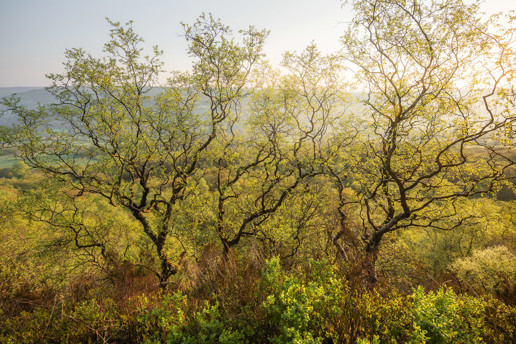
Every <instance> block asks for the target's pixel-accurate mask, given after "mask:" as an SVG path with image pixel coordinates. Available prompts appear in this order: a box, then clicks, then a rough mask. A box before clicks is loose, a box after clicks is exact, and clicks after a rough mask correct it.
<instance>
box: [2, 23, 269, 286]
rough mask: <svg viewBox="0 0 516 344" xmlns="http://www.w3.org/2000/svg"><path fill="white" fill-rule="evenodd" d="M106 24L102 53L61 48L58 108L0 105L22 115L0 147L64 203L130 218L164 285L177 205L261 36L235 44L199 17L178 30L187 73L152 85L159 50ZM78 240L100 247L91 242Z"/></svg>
mask: <svg viewBox="0 0 516 344" xmlns="http://www.w3.org/2000/svg"><path fill="white" fill-rule="evenodd" d="M110 23H111V25H112V29H111V40H110V41H109V42H108V43H107V44H106V45H105V48H104V50H105V52H106V56H105V57H103V58H95V57H93V56H91V55H89V54H87V53H86V52H85V51H83V50H82V49H71V50H67V51H66V59H67V60H66V62H65V63H64V68H65V72H64V73H62V74H52V75H50V76H49V78H50V79H51V80H52V81H53V86H52V87H50V88H49V89H48V90H49V92H50V93H51V94H52V95H53V96H54V97H55V99H56V103H55V104H53V105H50V106H46V107H40V108H38V109H36V110H29V109H26V108H24V107H22V106H20V104H19V100H18V99H16V98H11V99H7V100H4V101H3V103H4V105H6V107H7V108H8V109H9V111H10V112H13V113H15V114H16V115H18V118H19V123H18V124H17V125H15V126H13V127H12V128H9V129H6V130H4V134H5V135H4V140H5V141H4V142H5V143H6V144H7V145H9V146H10V147H11V148H12V149H13V150H14V152H15V153H16V154H17V155H19V157H21V158H22V159H23V160H24V161H25V162H26V163H27V164H28V165H29V166H31V167H33V168H36V169H38V170H40V171H43V172H44V173H45V174H46V175H47V176H48V177H49V178H52V179H54V180H58V181H60V182H61V183H62V184H61V185H63V184H64V185H65V186H64V190H65V193H66V195H64V194H63V197H66V196H70V195H72V201H75V200H79V199H80V198H81V197H86V196H88V195H91V194H94V195H97V196H100V197H102V198H104V199H105V200H107V201H108V202H109V204H111V205H112V206H115V207H121V208H123V209H125V210H126V211H127V212H128V213H130V214H131V215H132V216H133V218H134V219H135V220H136V221H137V222H138V223H139V224H140V227H141V230H142V231H143V232H144V233H145V235H146V236H147V237H148V239H149V240H150V241H151V242H152V245H153V246H154V249H155V255H156V257H157V258H158V261H159V268H157V269H156V274H157V276H158V277H159V281H160V284H161V285H165V284H166V283H167V281H168V279H169V278H170V276H171V275H173V274H175V273H176V272H177V271H178V267H177V263H178V260H179V259H180V257H182V256H184V253H183V254H180V255H178V257H169V252H168V250H167V247H169V245H170V241H171V240H173V238H172V236H171V231H172V228H173V227H174V224H175V222H176V220H177V217H178V216H180V215H181V214H179V213H178V209H180V205H181V203H182V202H185V200H187V199H188V198H189V197H190V196H191V195H192V190H193V189H194V188H195V186H196V185H197V182H198V180H199V178H200V177H201V176H202V174H203V173H200V170H201V169H204V168H206V167H205V165H206V159H207V156H208V155H209V153H208V151H209V148H210V146H212V145H213V144H214V143H215V138H216V137H217V136H218V134H219V130H221V128H222V127H223V126H224V125H225V122H226V121H227V120H228V118H230V117H231V116H233V114H234V112H235V111H238V110H237V109H238V108H239V107H240V103H241V102H242V99H243V98H244V97H245V96H246V94H247V92H248V89H249V87H248V86H249V85H248V80H249V76H250V74H251V72H252V70H253V66H254V65H255V64H256V62H257V61H258V60H259V59H260V58H261V56H262V52H261V51H262V47H263V43H264V39H265V37H266V36H267V32H265V31H257V30H256V29H254V28H253V27H250V28H249V29H247V30H243V31H241V32H240V34H241V39H240V40H238V39H235V38H233V37H232V33H231V30H230V29H229V28H228V27H227V26H225V25H223V24H222V23H220V21H217V20H214V19H213V18H212V17H211V16H204V15H203V16H201V17H200V18H199V19H198V20H197V21H196V22H195V23H194V24H193V25H184V29H185V38H186V40H187V42H188V43H189V50H188V51H189V54H190V56H191V57H192V58H193V59H194V63H193V65H192V72H191V73H176V74H174V75H173V77H172V78H171V79H170V80H169V81H168V83H167V84H166V85H163V86H162V87H161V88H157V87H156V86H157V85H158V79H157V77H158V74H159V72H160V71H161V68H162V62H161V61H160V55H161V52H160V51H159V50H158V49H157V47H156V48H154V51H153V54H152V55H151V56H144V55H143V52H142V48H140V43H141V42H142V39H141V38H140V37H139V36H138V35H137V34H136V33H135V32H134V31H133V28H132V23H128V24H127V25H125V26H124V25H121V24H119V23H117V22H110ZM69 209H70V211H72V212H73V209H76V207H70V208H69ZM61 213H62V212H61ZM54 215H55V213H50V214H49V213H48V212H47V213H45V212H44V213H41V214H39V215H38V217H39V219H40V220H45V221H47V222H49V223H51V224H55V225H60V223H62V220H59V219H60V218H61V219H62V218H63V216H54ZM61 215H64V214H61ZM72 217H73V214H72ZM56 221H57V222H60V223H57V222H56ZM75 224H76V223H75ZM75 224H74V222H69V225H70V226H71V227H70V228H71V229H72V230H73V231H75V232H76V233H78V232H81V231H82V232H83V233H84V228H83V227H82V226H83V223H81V226H78V225H77V226H76V225H75ZM77 237H78V238H84V236H81V235H78V236H77ZM90 239H91V238H90ZM77 244H78V247H85V246H86V247H89V248H92V247H93V248H94V247H99V249H102V245H101V243H100V242H99V241H95V240H93V241H92V240H90V241H89V242H87V243H84V242H77ZM174 260H175V262H174Z"/></svg>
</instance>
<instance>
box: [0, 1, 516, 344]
mask: <svg viewBox="0 0 516 344" xmlns="http://www.w3.org/2000/svg"><path fill="white" fill-rule="evenodd" d="M349 3H350V4H351V6H352V9H353V19H352V20H351V22H350V23H349V24H348V26H347V28H346V29H345V31H343V32H342V35H341V40H340V47H336V52H335V53H333V54H329V55H327V54H323V53H321V52H320V51H319V50H318V48H317V45H316V43H317V42H314V43H313V44H311V45H309V46H307V47H306V49H305V50H303V51H299V52H285V53H284V55H283V62H282V63H281V65H279V66H273V65H271V63H270V62H269V61H268V60H267V57H266V56H265V54H264V51H263V49H264V44H265V43H266V40H267V37H268V35H269V32H268V31H267V30H261V29H257V28H255V27H253V26H249V27H248V28H245V29H241V30H239V31H234V30H232V29H231V28H229V27H228V26H226V25H225V24H224V23H222V22H221V21H220V20H218V19H216V18H214V17H213V16H212V15H210V14H202V15H201V16H199V18H198V19H197V20H196V21H195V22H194V23H192V24H182V25H183V29H184V39H185V40H186V41H187V43H188V54H189V57H190V58H191V61H192V65H191V70H189V71H174V72H169V71H165V70H163V61H162V60H161V55H162V53H163V52H162V51H161V50H160V49H159V48H158V47H154V48H153V50H152V51H146V50H144V49H143V48H142V46H143V39H142V37H141V36H140V35H138V34H137V33H136V32H135V29H134V28H133V22H128V23H126V24H123V23H120V22H117V21H112V20H109V19H108V21H109V24H110V26H111V30H110V40H109V41H108V42H107V43H106V44H105V45H104V50H103V52H104V55H103V56H99V57H96V56H93V55H91V54H89V53H88V52H86V51H84V50H83V49H76V48H72V49H68V50H66V52H65V60H64V62H63V72H62V73H56V74H49V75H47V77H48V79H49V81H50V82H51V84H52V86H50V87H48V88H47V89H46V91H47V92H48V96H49V97H50V99H52V101H50V102H47V103H41V104H39V105H37V106H25V105H24V103H23V102H22V101H21V99H20V97H18V96H16V95H12V96H8V97H5V98H3V99H2V100H1V102H0V105H1V108H0V110H1V116H0V125H1V126H0V143H1V145H2V154H1V156H0V342H1V343H322V344H329V343H360V344H368V343H369V344H371V343H375V344H379V343H515V342H516V166H515V163H516V147H515V143H516V140H515V135H516V89H515V87H516V84H515V81H516V52H515V49H516V43H515V41H516V13H514V12H510V13H500V14H497V15H493V16H486V15H483V14H482V13H481V12H480V10H479V3H478V2H474V3H470V2H463V1H461V0H435V1H417V0H354V1H349ZM134 25H137V23H135V24H134ZM238 29H240V28H238ZM164 74H165V75H169V76H170V77H169V78H168V79H167V80H166V82H161V81H160V80H163V79H162V78H160V76H161V75H164Z"/></svg>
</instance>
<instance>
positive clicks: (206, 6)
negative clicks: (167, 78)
mask: <svg viewBox="0 0 516 344" xmlns="http://www.w3.org/2000/svg"><path fill="white" fill-rule="evenodd" d="M483 8H484V10H485V11H487V12H490V13H492V12H495V11H508V10H510V9H516V1H514V0H487V1H486V2H485V3H484V7H483ZM202 12H206V13H209V12H211V13H212V14H213V16H214V17H215V18H220V19H221V20H222V21H223V23H224V24H227V25H229V26H231V28H232V29H233V30H235V31H237V30H239V29H242V28H245V27H247V26H249V25H254V26H256V27H257V28H258V29H268V30H270V31H271V33H270V36H269V38H268V39H267V43H266V46H265V52H266V54H267V57H268V58H269V59H270V60H271V61H272V62H273V63H274V64H277V63H279V62H280V60H281V56H282V53H283V52H284V51H287V50H288V51H300V50H302V49H304V47H306V46H307V45H308V44H309V43H310V42H311V41H314V42H315V43H316V44H317V45H318V47H319V49H320V50H321V51H323V52H325V53H331V52H335V51H337V50H338V49H339V48H340V45H339V37H340V35H341V34H342V32H343V30H344V27H345V25H346V24H345V23H346V21H348V20H349V19H350V13H349V11H348V10H347V9H346V8H345V7H344V8H342V7H341V2H340V1H339V0H182V1H180V0H146V1H143V0H138V1H137V0H86V1H85V0H81V1H78V0H0V87H15V86H47V85H49V82H48V81H47V79H46V78H45V74H48V73H59V72H61V71H62V67H61V62H62V61H64V51H65V50H66V49H68V48H84V49H85V50H86V51H87V52H89V53H92V54H93V55H94V56H101V55H102V47H103V45H104V43H105V42H106V41H107V40H108V38H109V36H108V32H109V24H108V23H107V22H106V20H105V17H109V18H110V19H111V20H114V21H120V22H126V21H128V20H133V21H134V29H135V31H136V32H137V33H138V34H140V35H141V36H142V37H143V39H144V40H145V43H146V45H148V46H149V47H150V46H153V45H158V46H159V47H160V48H161V49H163V50H164V53H165V54H164V56H163V60H164V62H165V68H166V69H167V70H169V71H172V70H185V69H188V67H189V66H190V63H191V61H190V60H189V58H188V57H187V55H186V43H185V41H184V38H183V37H181V35H182V27H181V24H180V22H185V23H193V22H194V20H195V19H196V18H197V17H198V16H199V15H200V14H201V13H202ZM149 51H150V50H149Z"/></svg>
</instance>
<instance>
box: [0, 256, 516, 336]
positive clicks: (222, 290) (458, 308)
mask: <svg viewBox="0 0 516 344" xmlns="http://www.w3.org/2000/svg"><path fill="white" fill-rule="evenodd" d="M307 271H308V272H306V273H301V271H297V272H295V273H294V272H290V273H287V272H285V271H284V270H283V269H282V268H281V265H280V261H279V259H277V258H274V259H271V260H270V261H268V262H267V266H266V268H265V269H264V270H263V271H262V273H261V277H260V276H258V275H257V276H256V277H254V278H256V280H254V281H253V280H248V283H249V285H251V286H252V287H250V288H249V289H247V290H246V291H247V293H249V295H241V294H238V296H237V294H235V293H234V291H233V290H232V288H228V287H227V286H223V287H219V288H218V290H213V293H212V295H211V296H209V297H200V296H202V295H205V294H203V293H202V292H200V289H199V288H200V287H198V288H197V289H195V288H190V289H189V290H185V291H183V292H181V291H176V292H168V293H167V292H156V293H155V294H151V295H140V296H137V297H132V298H128V299H126V300H118V301H115V300H114V299H112V298H109V297H105V296H102V295H99V294H97V296H95V297H93V296H92V297H90V298H89V299H87V300H83V301H79V302H71V301H69V300H61V301H56V302H54V303H53V305H51V306H47V307H43V306H42V307H35V308H34V309H33V310H31V311H20V312H19V313H18V314H14V315H13V314H11V315H8V314H7V313H0V342H2V343H79V342H80V343H141V342H143V343H512V342H513V341H514V340H515V339H516V338H515V337H514V331H515V326H514V324H516V309H515V308H513V307H510V306H507V305H505V304H503V303H502V302H501V301H498V300H496V299H493V298H478V297H472V296H463V295H457V294H455V293H454V292H453V291H452V290H451V289H445V288H441V289H439V290H438V291H436V292H432V291H430V292H425V291H424V290H423V288H421V287H419V288H417V289H415V290H413V292H412V293H411V294H410V295H400V294H397V293H390V294H387V295H381V294H379V293H378V292H376V291H372V292H358V291H353V290H351V289H350V288H349V286H348V284H347V282H346V281H345V280H343V279H342V278H340V277H339V276H338V274H337V273H336V270H335V269H334V267H333V266H332V265H330V264H327V263H325V262H311V263H310V265H309V267H308V269H307ZM234 274H236V275H237V277H238V275H239V274H247V275H245V276H247V278H248V279H250V278H251V277H250V276H252V275H250V274H248V272H246V271H245V269H244V268H240V269H237V270H236V272H234ZM233 277H235V276H233ZM235 280H238V278H235ZM230 282H231V281H227V283H230ZM227 283H226V284H227ZM238 298H244V299H245V302H240V303H239V301H242V300H238Z"/></svg>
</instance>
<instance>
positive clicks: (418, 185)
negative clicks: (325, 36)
mask: <svg viewBox="0 0 516 344" xmlns="http://www.w3.org/2000/svg"><path fill="white" fill-rule="evenodd" d="M352 6H353V9H354V11H355V16H354V19H353V20H352V22H351V25H350V27H349V29H348V30H347V31H346V32H345V34H344V36H343V37H342V43H343V46H344V49H343V53H344V56H345V58H346V59H347V61H348V62H350V63H351V65H352V66H353V67H352V68H354V69H355V72H356V73H355V76H356V85H357V86H356V88H358V89H365V90H366V91H365V93H364V94H362V95H361V96H360V97H359V101H360V104H361V106H360V107H355V108H354V109H351V111H352V113H353V116H355V117H356V118H358V119H359V121H361V122H362V123H361V125H360V130H359V132H360V135H359V136H358V137H357V139H356V143H355V144H354V145H353V146H352V147H350V148H348V149H344V150H343V151H342V152H341V158H340V162H341V165H340V166H339V165H335V166H333V168H332V171H330V174H331V175H332V176H333V177H334V180H335V182H336V183H337V186H338V188H339V191H340V194H341V195H342V194H343V190H344V189H346V188H353V189H354V190H355V192H356V195H357V197H356V198H351V199H349V198H348V199H345V198H341V209H344V210H345V207H344V208H343V206H344V205H346V204H350V203H357V204H359V205H360V215H361V216H360V217H361V220H362V226H361V227H362V228H361V230H360V232H359V233H355V235H356V236H359V237H360V239H361V240H362V242H363V244H364V250H365V253H366V258H365V261H364V262H365V263H364V265H363V268H364V269H365V270H366V271H367V280H368V281H369V283H370V284H371V285H372V284H374V283H375V281H376V273H375V263H376V260H377V256H378V252H379V247H380V243H381V242H382V238H383V237H384V236H385V235H386V234H388V233H391V232H395V231H398V230H402V229H404V228H408V227H411V228H437V229H442V230H452V229H454V228H457V227H458V226H460V225H461V224H463V223H464V221H465V220H466V218H465V217H461V216H458V212H457V208H456V207H457V201H458V200H460V199H461V198H465V197H473V196H475V195H482V194H485V193H489V192H491V191H493V190H496V189H497V188H498V187H499V185H500V183H501V182H502V181H503V180H504V179H506V177H507V174H506V172H507V171H508V169H509V168H510V167H511V166H513V165H514V163H515V162H514V160H511V158H510V155H509V154H508V152H509V151H510V150H511V149H514V142H513V141H511V140H510V138H511V135H513V130H514V122H515V120H516V115H515V107H514V105H515V103H514V100H515V98H514V97H515V93H514V76H515V75H516V74H515V72H516V65H515V63H514V62H515V61H514V59H513V57H514V54H515V52H514V47H513V46H512V45H511V44H512V43H513V42H514V34H515V30H514V28H513V27H512V26H511V25H513V24H514V17H510V16H509V17H507V21H508V23H509V25H508V26H500V25H498V20H501V18H500V17H499V16H496V17H493V18H490V19H489V20H487V21H484V20H482V18H481V16H480V14H479V9H478V3H474V4H471V5H470V4H466V3H464V2H462V1H455V0H453V1H452V0H442V1H428V2H426V1H416V0H408V1H404V0H403V1H402V0H394V1H391V0H365V1H353V2H352ZM341 215H342V217H343V220H345V219H346V216H347V215H346V214H345V212H341ZM337 239H338V238H337Z"/></svg>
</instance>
